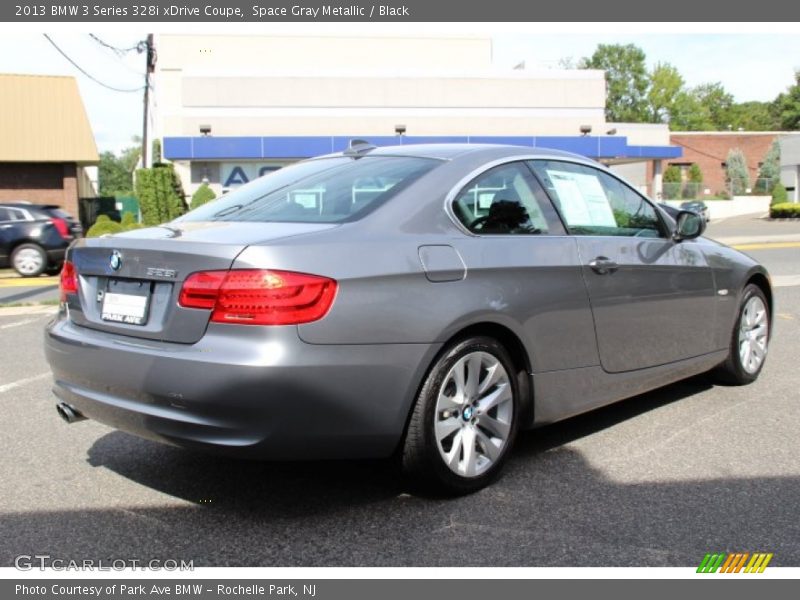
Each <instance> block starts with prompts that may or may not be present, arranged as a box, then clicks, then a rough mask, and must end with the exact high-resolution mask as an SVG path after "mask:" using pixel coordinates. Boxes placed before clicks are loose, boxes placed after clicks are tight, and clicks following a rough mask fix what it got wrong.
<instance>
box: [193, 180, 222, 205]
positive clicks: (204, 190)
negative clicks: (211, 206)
mask: <svg viewBox="0 0 800 600" xmlns="http://www.w3.org/2000/svg"><path fill="white" fill-rule="evenodd" d="M216 197H217V195H216V194H215V193H214V190H212V189H211V188H210V187H209V186H208V184H207V183H203V185H201V186H200V187H199V188H197V191H196V192H195V193H194V194H192V204H191V209H192V210H194V209H195V208H197V207H198V206H203V204H205V203H206V202H211V201H212V200H213V199H214V198H216Z"/></svg>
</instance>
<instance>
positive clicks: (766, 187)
mask: <svg viewBox="0 0 800 600" xmlns="http://www.w3.org/2000/svg"><path fill="white" fill-rule="evenodd" d="M780 176H781V145H780V143H779V142H778V140H777V138H776V139H775V140H773V142H772V145H771V146H770V147H769V150H768V151H767V153H766V155H765V156H764V161H763V162H762V163H761V168H760V169H759V171H758V180H757V181H756V185H755V189H756V192H757V193H767V194H768V193H769V192H770V191H771V190H772V189H774V187H775V186H774V185H773V183H774V184H776V185H777V181H778V179H779V178H780Z"/></svg>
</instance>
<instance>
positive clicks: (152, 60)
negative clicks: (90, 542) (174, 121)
mask: <svg viewBox="0 0 800 600" xmlns="http://www.w3.org/2000/svg"><path fill="white" fill-rule="evenodd" d="M144 46H145V47H144V52H145V56H146V58H147V63H146V66H145V70H144V110H143V111H142V168H144V169H146V168H147V122H148V117H149V110H150V74H151V73H152V72H153V71H155V69H156V51H155V48H154V47H153V34H152V33H148V34H147V40H146V41H145V42H144Z"/></svg>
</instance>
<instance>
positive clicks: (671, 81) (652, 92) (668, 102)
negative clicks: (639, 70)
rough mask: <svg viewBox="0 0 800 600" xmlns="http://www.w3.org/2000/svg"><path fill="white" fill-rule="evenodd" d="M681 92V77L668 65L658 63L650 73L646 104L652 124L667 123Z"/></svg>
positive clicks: (676, 70)
mask: <svg viewBox="0 0 800 600" xmlns="http://www.w3.org/2000/svg"><path fill="white" fill-rule="evenodd" d="M682 90H683V77H681V74H680V73H678V69H676V68H675V67H673V66H672V65H671V64H669V63H659V64H657V65H656V66H655V68H654V69H653V72H652V73H650V85H649V87H648V90H647V104H648V106H649V110H650V120H651V121H652V122H653V123H669V122H670V120H671V117H672V113H673V107H674V104H675V101H676V100H677V98H678V95H679V94H680V93H681V91H682Z"/></svg>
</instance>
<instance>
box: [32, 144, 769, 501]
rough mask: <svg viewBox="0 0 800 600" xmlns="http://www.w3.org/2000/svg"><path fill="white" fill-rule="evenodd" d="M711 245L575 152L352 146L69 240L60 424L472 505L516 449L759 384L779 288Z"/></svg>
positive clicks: (59, 333) (57, 336) (61, 323)
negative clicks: (358, 463) (412, 489)
mask: <svg viewBox="0 0 800 600" xmlns="http://www.w3.org/2000/svg"><path fill="white" fill-rule="evenodd" d="M704 226H705V224H704V221H703V219H702V218H700V217H699V216H698V215H697V214H695V213H693V212H688V211H681V212H679V213H678V214H677V218H676V219H675V220H673V219H672V218H670V217H668V216H666V215H665V214H663V213H662V212H661V210H660V209H659V208H657V207H656V206H655V205H654V204H653V203H651V202H650V201H649V200H648V199H647V198H645V197H643V196H642V195H641V194H639V193H638V192H637V191H636V190H635V189H633V188H632V187H630V186H629V185H628V184H626V183H625V182H624V181H622V180H621V179H620V178H618V177H617V176H616V175H614V174H613V173H612V172H610V171H609V170H608V169H606V168H605V167H603V166H601V165H599V164H597V163H595V162H592V161H590V160H588V159H585V158H582V157H580V156H575V155H571V154H565V153H560V152H555V151H546V150H538V149H535V150H532V149H530V148H517V147H504V146H485V145H483V146H482V145H419V146H400V147H385V148H375V147H373V146H370V145H368V144H366V143H356V144H354V145H352V147H351V148H350V149H349V150H347V151H346V152H343V153H341V154H336V155H330V156H323V157H320V158H315V159H312V160H306V161H303V162H300V163H297V164H295V165H292V166H289V167H286V168H284V169H281V170H279V171H277V172H274V173H272V174H270V175H267V176H265V177H263V178H261V179H258V180H256V181H254V182H252V183H250V184H248V185H245V186H243V187H241V188H239V189H237V190H236V191H234V192H232V193H230V194H228V195H226V196H223V197H222V198H220V199H218V200H216V201H213V202H211V203H209V204H206V205H204V206H202V207H201V208H198V209H196V210H194V211H192V212H190V213H188V214H187V215H185V216H183V217H181V218H179V219H177V220H175V221H173V222H170V223H167V224H164V225H161V226H159V227H152V228H148V229H142V230H137V231H132V232H128V233H124V234H118V235H114V236H110V237H103V238H97V239H81V240H78V241H77V242H75V243H74V244H73V246H72V247H71V248H70V249H69V251H68V254H67V262H66V263H65V266H64V269H63V272H62V275H61V305H60V310H59V313H58V315H57V317H56V318H55V319H54V320H53V321H52V322H51V323H49V325H48V327H47V331H46V352H47V358H48V361H49V363H50V365H51V367H52V370H53V375H54V379H55V386H54V392H55V394H56V396H57V397H58V399H59V400H58V402H59V403H58V407H57V408H58V412H59V413H60V414H61V416H62V417H63V418H64V419H65V420H67V421H68V422H73V421H77V420H81V419H83V418H91V419H96V420H97V421H100V422H102V423H106V424H108V425H110V426H112V427H115V428H118V429H121V430H124V431H128V432H131V433H134V434H136V435H140V436H143V437H147V438H150V439H153V440H157V441H161V442H166V443H170V444H176V445H179V446H182V447H186V448H196V449H210V450H214V451H220V452H226V453H229V454H233V455H239V456H248V457H256V458H264V459H301V458H304V459H312V458H359V457H389V456H392V455H394V456H397V457H398V458H399V459H400V462H401V464H402V468H403V470H404V471H405V473H406V474H408V475H410V476H411V477H412V478H413V479H414V480H416V481H422V482H427V483H428V484H432V485H434V486H438V487H439V488H440V489H444V490H447V491H450V492H454V493H464V492H469V491H473V490H476V489H478V488H480V487H481V486H484V485H486V484H487V483H488V482H489V481H491V480H492V478H494V477H495V476H496V475H497V474H498V472H499V471H500V469H501V467H502V465H503V462H504V460H505V458H506V457H507V455H508V453H509V451H510V448H511V445H512V443H513V441H514V437H515V435H516V433H517V431H518V430H520V429H529V428H533V427H537V426H541V425H546V424H548V423H553V422H554V421H558V420H560V419H564V418H566V417H569V416H571V415H575V414H578V413H582V412H585V411H588V410H591V409H594V408H597V407H599V406H603V405H605V404H609V403H611V402H615V401H617V400H620V399H623V398H627V397H630V396H634V395H636V394H640V393H642V392H645V391H647V390H650V389H653V388H656V387H658V386H663V385H665V384H668V383H670V382H673V381H676V380H679V379H682V378H685V377H689V376H691V375H695V374H698V373H703V372H705V371H714V372H715V373H716V374H717V376H718V377H721V378H723V379H725V380H726V381H728V382H731V383H734V384H745V383H749V382H751V381H753V380H754V379H755V378H756V377H758V375H759V372H760V371H761V369H762V367H763V365H764V360H765V358H766V354H767V344H768V341H769V337H770V328H771V308H772V293H771V290H770V281H769V276H768V274H767V272H766V270H765V269H764V267H762V266H761V265H759V264H758V263H757V262H755V261H754V260H753V259H751V258H749V257H748V256H746V255H744V254H741V253H739V252H737V251H735V250H733V249H731V248H728V247H726V246H723V245H721V244H719V243H716V242H713V241H711V240H708V239H705V238H703V237H701V235H702V233H703V229H704Z"/></svg>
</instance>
